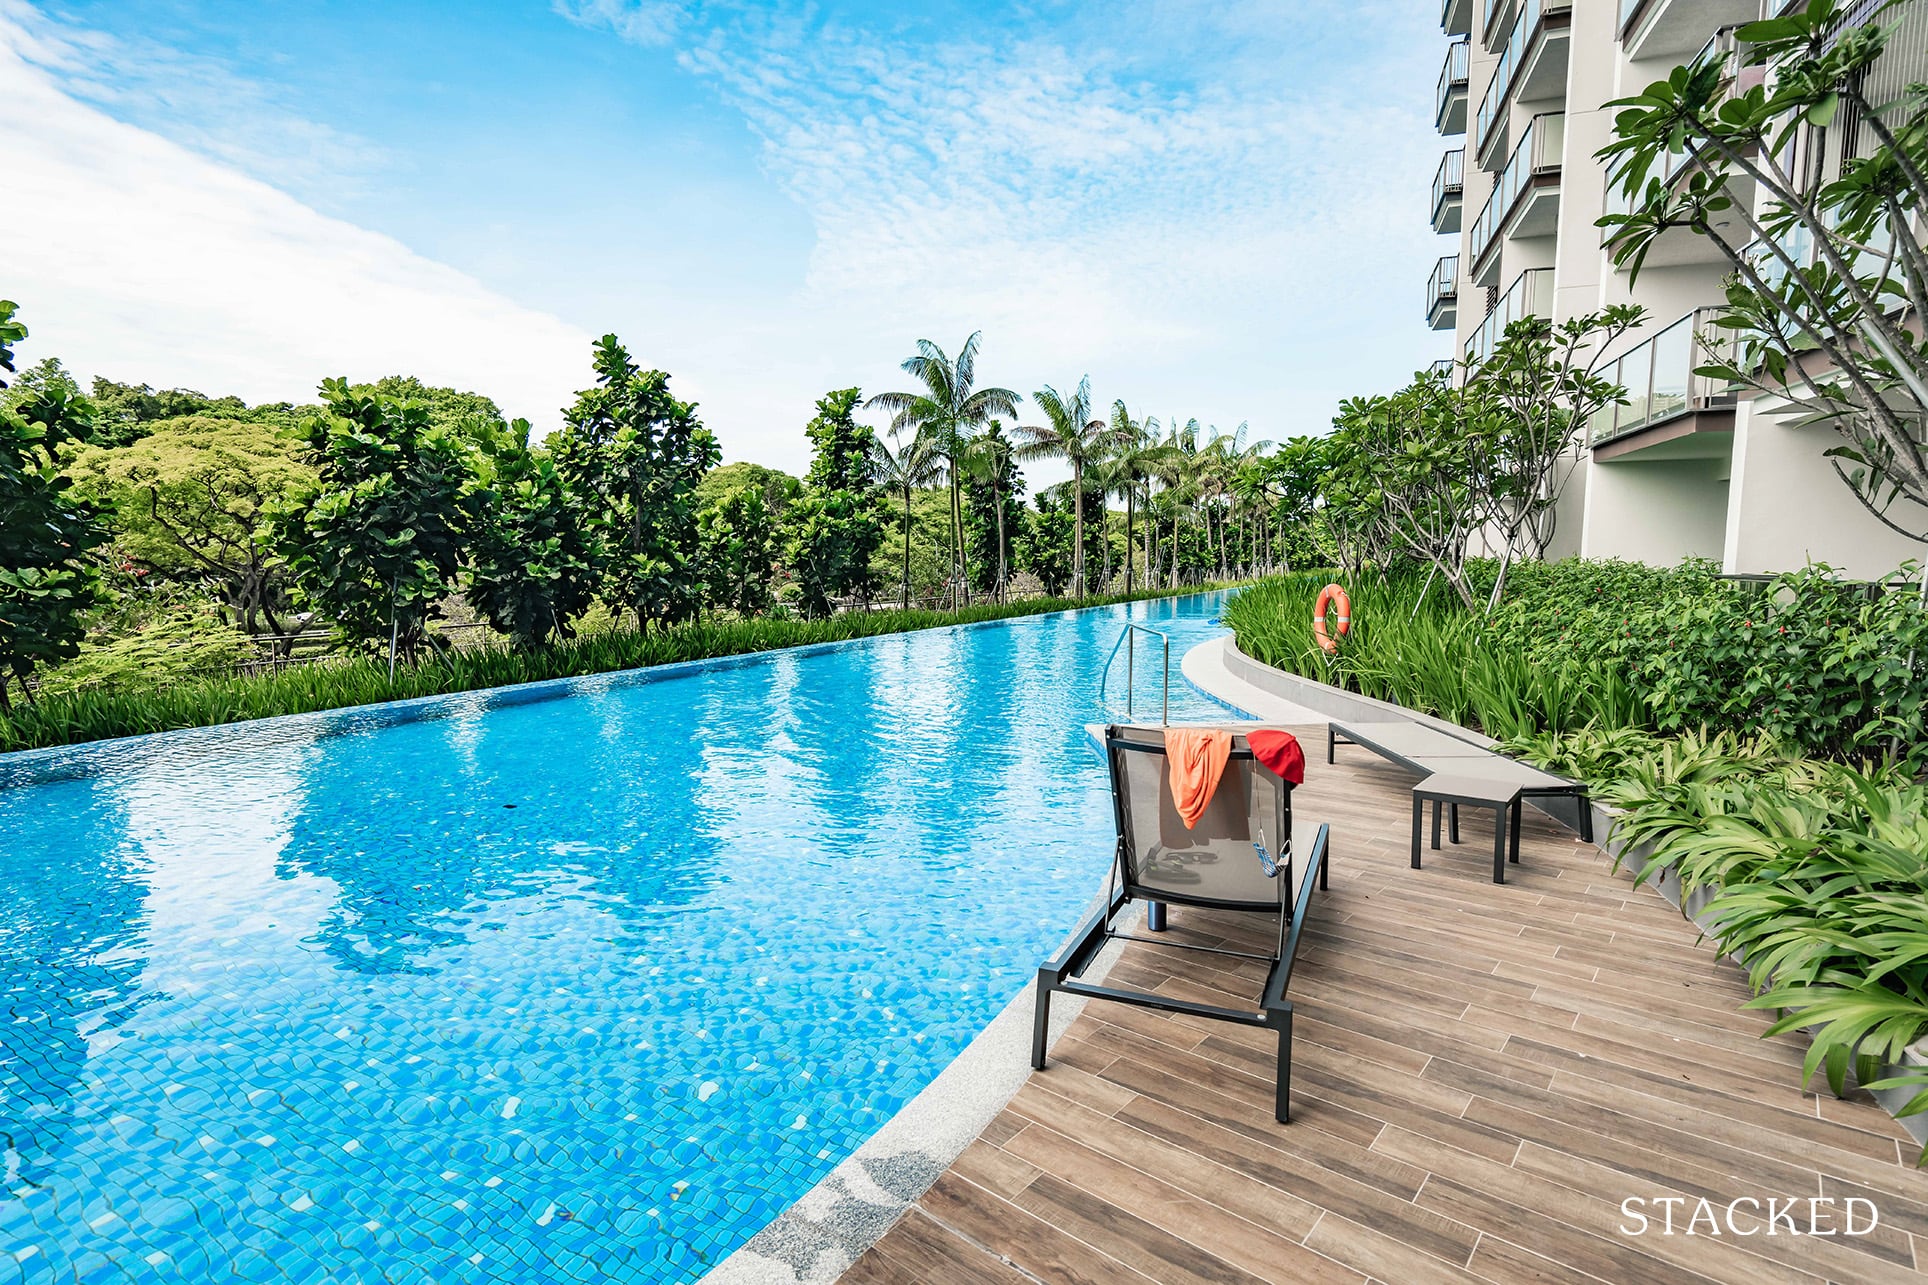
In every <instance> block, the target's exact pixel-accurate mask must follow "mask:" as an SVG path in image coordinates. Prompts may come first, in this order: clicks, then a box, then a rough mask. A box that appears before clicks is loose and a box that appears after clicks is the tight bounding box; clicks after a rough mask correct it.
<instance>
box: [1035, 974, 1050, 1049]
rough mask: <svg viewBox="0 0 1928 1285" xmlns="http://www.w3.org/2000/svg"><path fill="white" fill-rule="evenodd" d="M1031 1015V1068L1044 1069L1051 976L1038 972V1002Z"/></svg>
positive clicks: (1048, 1023) (1048, 1027)
mask: <svg viewBox="0 0 1928 1285" xmlns="http://www.w3.org/2000/svg"><path fill="white" fill-rule="evenodd" d="M1036 1010H1037V1011H1036V1012H1034V1013H1033V1014H1032V1016H1031V1069H1032V1070H1034V1071H1042V1070H1043V1069H1044V1042H1045V1038H1046V1036H1048V1035H1049V1034H1050V1032H1051V978H1050V977H1049V976H1048V975H1047V974H1046V973H1045V972H1044V971H1043V970H1042V969H1040V970H1039V972H1038V1002H1037V1005H1036Z"/></svg>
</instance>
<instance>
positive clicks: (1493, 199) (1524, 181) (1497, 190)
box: [1468, 112, 1566, 264]
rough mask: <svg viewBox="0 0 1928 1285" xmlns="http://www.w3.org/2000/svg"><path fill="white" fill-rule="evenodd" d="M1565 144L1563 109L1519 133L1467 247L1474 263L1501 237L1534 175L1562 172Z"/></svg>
mask: <svg viewBox="0 0 1928 1285" xmlns="http://www.w3.org/2000/svg"><path fill="white" fill-rule="evenodd" d="M1565 144H1566V114H1565V113H1564V112H1543V113H1541V114H1540V115H1538V116H1535V117H1534V118H1533V119H1532V120H1531V121H1529V122H1528V123H1527V126H1526V129H1525V130H1523V131H1522V132H1521V134H1520V142H1519V146H1517V147H1515V148H1514V149H1513V155H1512V158H1511V159H1509V160H1508V161H1507V162H1506V168H1505V169H1503V170H1501V171H1500V176H1499V179H1498V181H1497V182H1495V183H1494V185H1493V194H1492V195H1491V196H1489V197H1488V198H1487V199H1486V205H1485V207H1484V208H1483V209H1481V210H1480V212H1479V218H1477V219H1475V220H1474V221H1473V233H1472V237H1471V239H1470V244H1469V247H1468V248H1469V249H1470V250H1471V252H1472V256H1473V262H1474V263H1475V264H1477V263H1479V261H1480V260H1481V259H1483V258H1485V257H1486V251H1487V249H1488V248H1489V247H1491V246H1492V244H1493V242H1494V240H1495V238H1497V237H1498V235H1499V231H1500V228H1501V227H1503V226H1504V225H1505V223H1506V220H1507V216H1508V215H1510V214H1511V213H1512V212H1513V207H1514V205H1515V204H1516V203H1517V202H1518V201H1519V199H1520V195H1521V194H1522V193H1523V192H1525V191H1526V189H1527V188H1528V187H1529V186H1530V185H1531V184H1532V182H1533V180H1534V178H1535V177H1537V176H1540V175H1545V174H1558V173H1559V172H1560V151H1561V149H1562V147H1564V146H1565Z"/></svg>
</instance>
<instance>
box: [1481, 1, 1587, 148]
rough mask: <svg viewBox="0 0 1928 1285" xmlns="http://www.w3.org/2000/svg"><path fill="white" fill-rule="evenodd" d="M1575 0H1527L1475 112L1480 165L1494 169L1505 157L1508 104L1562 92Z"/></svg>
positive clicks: (1562, 96)
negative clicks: (1477, 110)
mask: <svg viewBox="0 0 1928 1285" xmlns="http://www.w3.org/2000/svg"><path fill="white" fill-rule="evenodd" d="M1572 30H1573V0H1528V2H1527V6H1526V8H1525V10H1524V11H1522V12H1521V14H1520V16H1519V17H1518V18H1517V19H1515V20H1514V23H1513V34H1512V35H1510V36H1508V37H1507V40H1506V47H1505V48H1504V49H1502V50H1501V51H1500V60H1499V62H1498V63H1497V64H1496V65H1495V66H1494V68H1493V78H1492V80H1490V81H1488V82H1487V85H1486V92H1485V93H1484V94H1483V95H1481V96H1480V103H1479V112H1478V113H1477V116H1476V125H1477V131H1476V133H1475V135H1474V137H1475V138H1476V139H1477V140H1478V143H1479V151H1478V153H1477V156H1478V159H1479V164H1480V168H1482V169H1486V170H1495V169H1498V168H1499V167H1500V165H1501V163H1502V162H1503V161H1504V160H1505V159H1506V150H1507V134H1508V130H1507V123H1508V121H1509V119H1510V115H1511V114H1510V113H1509V112H1508V110H1507V109H1508V108H1509V107H1510V106H1511V105H1512V104H1514V103H1529V102H1537V101H1540V100H1541V99H1548V98H1559V99H1564V98H1565V97H1566V79H1567V50H1568V47H1569V45H1570V43H1571V34H1572Z"/></svg>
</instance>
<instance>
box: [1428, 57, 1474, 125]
mask: <svg viewBox="0 0 1928 1285" xmlns="http://www.w3.org/2000/svg"><path fill="white" fill-rule="evenodd" d="M1471 52H1472V46H1471V45H1469V44H1468V43H1467V42H1466V41H1464V40H1455V41H1454V42H1453V43H1452V44H1450V45H1447V46H1446V63H1445V65H1444V66H1442V67H1441V68H1440V69H1439V105H1438V108H1437V110H1436V112H1435V113H1434V124H1436V125H1438V126H1439V132H1440V133H1442V134H1464V133H1465V132H1466V67H1467V60H1468V58H1469V57H1470V55H1471Z"/></svg>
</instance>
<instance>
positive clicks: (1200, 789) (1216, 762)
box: [1165, 727, 1232, 830]
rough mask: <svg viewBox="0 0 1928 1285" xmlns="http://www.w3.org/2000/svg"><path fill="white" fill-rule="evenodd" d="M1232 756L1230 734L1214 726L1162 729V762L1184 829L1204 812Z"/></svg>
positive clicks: (1196, 820)
mask: <svg viewBox="0 0 1928 1285" xmlns="http://www.w3.org/2000/svg"><path fill="white" fill-rule="evenodd" d="M1231 755H1232V734H1231V733H1230V732H1227V731H1223V730H1221V729H1219V728H1216V727H1168V728H1166V729H1165V762H1166V765H1167V768H1168V770H1169V772H1170V775H1171V782H1172V802H1173V803H1175V804H1177V805H1178V817H1179V819H1180V820H1181V821H1183V822H1184V823H1185V828H1186V829H1187V830H1189V829H1191V828H1192V827H1193V826H1195V825H1197V824H1198V819H1199V818H1200V817H1202V816H1204V815H1205V808H1206V805H1207V804H1209V803H1210V802H1211V801H1212V795H1213V794H1214V793H1216V792H1217V790H1218V779H1219V777H1221V776H1223V775H1224V774H1225V763H1226V760H1227V759H1229V758H1230V757H1231Z"/></svg>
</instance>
